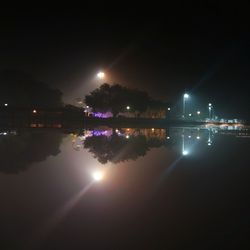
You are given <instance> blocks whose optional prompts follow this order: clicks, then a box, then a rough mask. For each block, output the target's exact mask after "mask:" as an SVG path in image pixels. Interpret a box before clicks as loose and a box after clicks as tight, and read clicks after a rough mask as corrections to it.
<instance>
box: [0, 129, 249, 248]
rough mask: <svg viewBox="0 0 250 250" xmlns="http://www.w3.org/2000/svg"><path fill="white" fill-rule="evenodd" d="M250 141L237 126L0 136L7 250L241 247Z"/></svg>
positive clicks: (1, 216) (0, 216)
mask: <svg viewBox="0 0 250 250" xmlns="http://www.w3.org/2000/svg"><path fill="white" fill-rule="evenodd" d="M249 138H250V131H249V129H248V128H247V127H231V126H229V127H226V126H221V127H215V126H207V127H205V126H203V127H202V126H201V127H171V128H121V127H120V128H108V127H99V128H85V129H79V130H72V131H63V130H60V131H59V130H46V129H45V130H44V129H39V128H34V129H32V130H8V129H4V130H0V156H1V164H0V192H1V194H2V195H1V201H2V202H1V206H0V221H1V223H0V232H1V235H2V239H4V243H3V242H2V241H1V244H0V246H1V249H18V250H19V249H25V250H27V249H72V247H73V248H74V246H75V245H80V246H81V248H79V249H84V248H86V249H122V248H120V245H117V244H122V245H123V244H126V243H127V242H129V240H130V239H133V240H137V241H138V242H143V243H144V242H145V241H146V243H148V241H147V239H152V238H153V239H154V241H155V242H158V241H159V242H160V241H161V242H168V243H169V242H170V243H171V245H170V247H169V249H175V248H171V246H172V245H175V244H176V242H177V243H179V242H180V241H179V239H180V238H181V239H187V242H188V241H190V242H191V243H193V242H197V238H202V237H203V238H204V239H206V242H208V241H210V239H212V238H213V237H214V238H216V239H219V242H220V240H221V239H222V238H223V239H228V238H229V236H228V232H230V236H231V235H233V234H235V235H236V236H235V238H237V237H238V236H239V234H238V232H240V230H241V229H242V228H243V230H244V225H245V223H246V221H247V222H248V221H249V218H248V217H249V216H248V214H249V209H250V207H249V205H248V202H247V201H248V197H249V175H250V170H249V143H250V141H249ZM51 156H52V157H51ZM38 166H39V167H38ZM114 166H115V167H114ZM16 173H20V174H18V175H17V174H16ZM69 214H70V215H69ZM120 228H122V229H123V230H122V231H121V230H118V229H120ZM218 228H219V229H218ZM235 228H236V229H235ZM116 229H117V230H116ZM217 229H218V230H217ZM235 231H237V232H236V233H235ZM69 232H70V237H69ZM85 235H86V237H83V236H85ZM97 235H98V241H96V237H97ZM110 235H112V240H110ZM138 235H139V236H140V237H138ZM133 237H134V238H133ZM113 239H116V240H117V241H114V240H113ZM166 239H167V240H166ZM237 239H238V238H237ZM246 239H247V240H248V236H247V237H246ZM28 241H30V244H31V245H32V247H31V248H27V247H26V243H27V242H28ZM190 242H189V243H190ZM112 243H113V245H114V246H112V247H106V246H110V244H112ZM33 244H34V247H33ZM43 244H44V245H43ZM74 244H75V245H74ZM93 244H94V247H93ZM95 244H96V245H98V244H99V245H98V247H96V245H95ZM183 244H184V245H185V246H186V242H185V243H183ZM10 246H13V247H12V248H11V247H10ZM21 246H24V247H23V248H21ZM36 246H41V248H37V247H36ZM117 246H118V247H117ZM200 246H201V244H200V242H199V247H200ZM77 249H78V248H77ZM125 249H131V245H126V247H125ZM136 249H145V248H144V247H140V246H139V247H137V248H136ZM150 249H161V248H158V247H157V246H153V247H152V248H150ZM164 249H168V247H167V246H166V247H165V248H164ZM180 249H186V248H185V247H182V248H180ZM190 249H194V248H190ZM209 249H213V247H211V248H209ZM234 249H239V248H237V247H235V248H234Z"/></svg>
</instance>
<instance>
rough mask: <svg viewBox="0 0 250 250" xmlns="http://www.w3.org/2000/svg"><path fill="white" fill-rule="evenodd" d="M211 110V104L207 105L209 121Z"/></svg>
mask: <svg viewBox="0 0 250 250" xmlns="http://www.w3.org/2000/svg"><path fill="white" fill-rule="evenodd" d="M212 108H213V106H212V103H208V114H209V119H210V120H211V114H212Z"/></svg>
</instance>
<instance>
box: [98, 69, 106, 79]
mask: <svg viewBox="0 0 250 250" xmlns="http://www.w3.org/2000/svg"><path fill="white" fill-rule="evenodd" d="M97 77H98V78H100V79H103V78H104V77H105V74H104V72H102V71H100V72H99V73H98V74H97Z"/></svg>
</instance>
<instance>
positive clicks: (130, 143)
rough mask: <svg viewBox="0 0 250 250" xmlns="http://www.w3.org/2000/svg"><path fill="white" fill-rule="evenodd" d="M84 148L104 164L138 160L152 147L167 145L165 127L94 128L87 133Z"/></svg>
mask: <svg viewBox="0 0 250 250" xmlns="http://www.w3.org/2000/svg"><path fill="white" fill-rule="evenodd" d="M83 145H84V148H86V149H88V151H89V152H90V153H92V154H93V156H94V157H95V158H97V160H98V161H99V162H101V163H103V164H105V163H107V162H113V163H118V162H121V161H126V160H136V159H137V158H138V157H140V156H145V155H146V154H147V152H148V151H149V150H150V149H152V148H158V147H161V146H162V145H166V130H165V129H121V130H118V129H116V130H113V131H110V132H108V131H102V132H101V131H98V130H93V131H92V135H91V136H90V135H87V136H86V138H85V140H84V142H83Z"/></svg>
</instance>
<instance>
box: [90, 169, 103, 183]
mask: <svg viewBox="0 0 250 250" xmlns="http://www.w3.org/2000/svg"><path fill="white" fill-rule="evenodd" d="M103 176H104V175H103V172H101V171H95V172H94V173H93V174H92V177H93V179H94V180H95V181H101V180H102V179H103Z"/></svg>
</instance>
